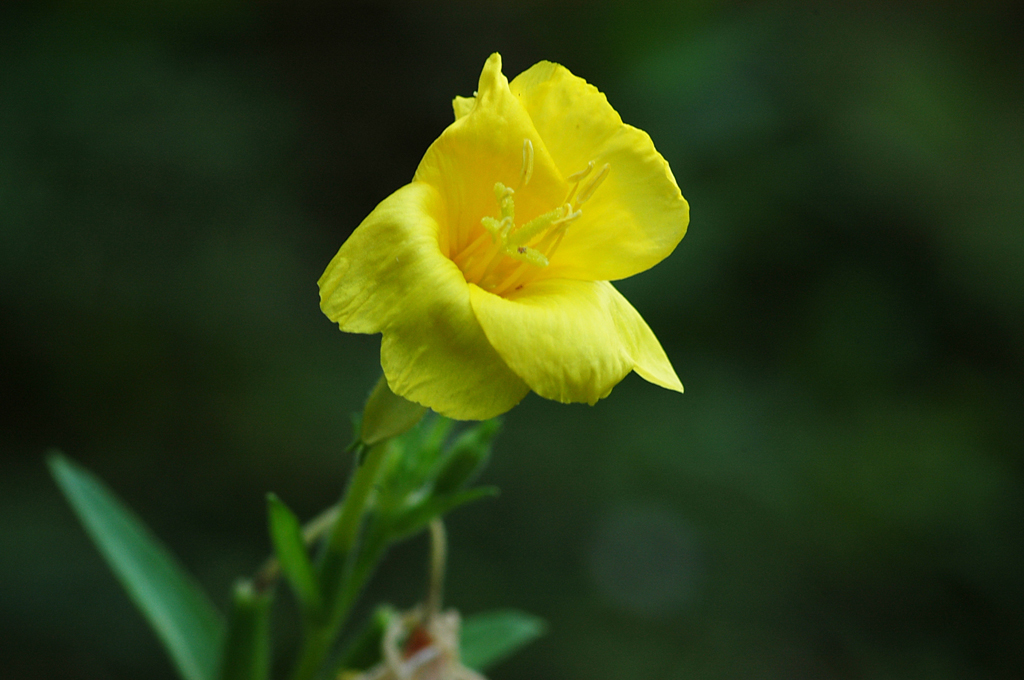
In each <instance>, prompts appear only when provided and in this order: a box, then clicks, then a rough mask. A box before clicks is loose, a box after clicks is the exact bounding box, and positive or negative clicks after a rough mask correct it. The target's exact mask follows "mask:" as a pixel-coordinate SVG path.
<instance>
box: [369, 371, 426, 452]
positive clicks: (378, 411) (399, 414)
mask: <svg viewBox="0 0 1024 680" xmlns="http://www.w3.org/2000/svg"><path fill="white" fill-rule="evenodd" d="M426 411H427V409H426V407H423V406H420V405H419V404H414V403H413V402H411V401H408V400H407V399H403V398H402V397H400V396H398V395H397V394H395V393H394V392H392V391H391V388H390V387H388V381H387V378H385V377H384V376H381V377H380V380H378V381H377V386H376V387H374V388H373V392H371V393H370V398H369V399H367V400H366V407H365V408H364V409H363V419H362V427H361V429H360V433H359V439H360V441H362V443H363V444H364V445H365V446H367V447H369V446H373V445H374V444H377V443H379V442H382V441H384V440H386V439H391V438H392V437H397V436H398V435H400V434H402V433H404V432H407V431H409V430H410V429H412V427H413V426H414V425H415V424H416V423H418V422H419V421H420V418H422V417H423V414H424V413H426Z"/></svg>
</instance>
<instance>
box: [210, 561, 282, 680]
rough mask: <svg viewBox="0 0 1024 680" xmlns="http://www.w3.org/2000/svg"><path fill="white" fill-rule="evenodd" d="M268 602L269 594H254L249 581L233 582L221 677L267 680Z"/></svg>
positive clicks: (225, 678) (227, 678) (268, 650)
mask: <svg viewBox="0 0 1024 680" xmlns="http://www.w3.org/2000/svg"><path fill="white" fill-rule="evenodd" d="M270 601H271V596H270V594H269V593H257V592H256V591H255V590H253V587H252V585H251V584H250V583H249V582H248V581H241V582H239V583H238V584H236V585H235V593H234V602H233V606H232V609H231V619H230V621H229V623H228V632H227V636H226V637H225V639H224V652H223V654H222V655H221V666H220V675H219V678H220V680H266V678H267V675H268V674H269V672H270Z"/></svg>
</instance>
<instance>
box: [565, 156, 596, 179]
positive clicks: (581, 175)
mask: <svg viewBox="0 0 1024 680" xmlns="http://www.w3.org/2000/svg"><path fill="white" fill-rule="evenodd" d="M593 169H594V161H590V162H589V163H587V167H585V168H583V169H582V170H580V171H579V172H577V173H574V174H572V175H569V176H568V177H566V178H565V181H566V182H568V183H570V184H572V183H574V182H579V181H580V180H581V179H583V178H584V177H586V176H587V175H589V174H590V172H591V171H592V170H593Z"/></svg>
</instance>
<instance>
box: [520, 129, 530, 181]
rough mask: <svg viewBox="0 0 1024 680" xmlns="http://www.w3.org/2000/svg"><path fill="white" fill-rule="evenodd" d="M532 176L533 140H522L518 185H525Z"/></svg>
mask: <svg viewBox="0 0 1024 680" xmlns="http://www.w3.org/2000/svg"><path fill="white" fill-rule="evenodd" d="M531 177H533V142H531V141H530V140H529V139H524V140H523V169H522V170H521V171H520V173H519V186H520V188H522V187H525V186H526V185H527V184H529V183H530V178H531Z"/></svg>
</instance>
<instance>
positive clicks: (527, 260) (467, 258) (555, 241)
mask: <svg viewBox="0 0 1024 680" xmlns="http://www.w3.org/2000/svg"><path fill="white" fill-rule="evenodd" d="M534 160H535V156H534V148H533V142H531V141H530V140H529V139H524V140H523V163H522V167H521V169H520V174H519V182H520V183H519V185H518V186H519V188H520V189H522V187H523V186H525V185H526V184H527V183H528V182H529V181H530V179H531V178H532V176H533V167H534ZM596 165H597V162H596V161H590V162H589V163H587V167H586V168H584V169H583V170H581V171H580V172H577V173H575V174H573V175H570V176H569V177H568V178H566V181H567V182H568V183H571V185H572V189H571V190H570V191H569V195H568V196H566V198H565V201H564V202H563V203H562V204H561V205H560V206H558V207H557V208H555V209H554V210H551V211H549V212H546V213H544V214H543V215H539V216H537V217H535V218H533V219H532V220H530V221H529V222H527V223H526V224H524V225H522V226H521V227H517V226H516V222H515V193H516V192H515V190H514V189H512V188H511V187H509V186H506V185H505V184H503V183H501V182H496V183H495V184H494V198H495V200H497V202H498V206H499V209H500V214H501V217H500V218H497V217H491V216H490V215H487V216H484V217H482V218H480V225H481V226H482V227H483V230H482V231H481V232H478V234H477V235H476V238H474V239H473V242H472V243H470V244H468V245H467V246H466V247H464V248H463V249H462V250H461V251H459V252H458V254H457V255H455V257H454V258H453V260H454V261H455V263H456V264H457V265H458V267H459V269H461V270H462V272H463V275H464V276H465V277H466V281H469V282H471V283H475V284H476V285H478V286H480V287H482V288H484V289H486V290H489V291H491V292H492V293H494V294H495V295H504V294H505V293H507V292H508V291H511V290H519V289H520V288H522V287H523V285H524V284H525V283H526V282H528V281H530V280H533V279H534V277H536V276H537V274H538V272H537V270H538V269H541V268H544V267H547V266H548V265H549V264H550V263H551V258H552V256H553V255H554V253H555V251H556V250H558V247H559V246H560V245H561V243H562V240H563V239H564V238H565V234H566V232H567V231H568V229H569V225H570V224H572V223H573V222H575V221H576V220H578V219H579V218H580V217H582V215H583V210H582V206H583V204H584V203H586V202H587V201H588V200H590V199H591V198H592V197H593V196H594V193H595V192H596V191H597V189H598V188H599V187H600V186H601V184H602V183H603V182H604V181H605V179H607V178H608V173H609V172H610V170H611V166H610V165H609V164H608V163H605V164H604V165H603V166H601V168H600V169H599V170H598V171H597V172H596V173H595V172H594V169H595V166H596ZM488 237H490V238H488ZM531 244H532V245H531ZM512 261H515V262H512Z"/></svg>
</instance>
